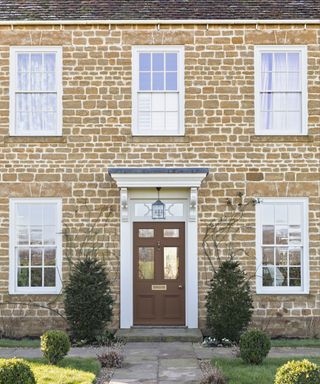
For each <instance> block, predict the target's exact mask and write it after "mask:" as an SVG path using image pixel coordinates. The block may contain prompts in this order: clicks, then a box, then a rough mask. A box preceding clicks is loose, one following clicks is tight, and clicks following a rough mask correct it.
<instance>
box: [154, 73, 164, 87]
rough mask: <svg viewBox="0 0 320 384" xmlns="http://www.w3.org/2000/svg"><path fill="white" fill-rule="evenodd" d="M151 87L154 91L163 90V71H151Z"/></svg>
mask: <svg viewBox="0 0 320 384" xmlns="http://www.w3.org/2000/svg"><path fill="white" fill-rule="evenodd" d="M152 89H153V90H154V91H163V90H164V73H163V72H153V73H152Z"/></svg>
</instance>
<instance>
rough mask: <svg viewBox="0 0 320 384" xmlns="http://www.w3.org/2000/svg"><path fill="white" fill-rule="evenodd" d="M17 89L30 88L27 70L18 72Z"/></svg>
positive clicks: (26, 89) (27, 89) (24, 89)
mask: <svg viewBox="0 0 320 384" xmlns="http://www.w3.org/2000/svg"><path fill="white" fill-rule="evenodd" d="M17 90H18V91H29V90H30V76H29V72H18V81H17Z"/></svg>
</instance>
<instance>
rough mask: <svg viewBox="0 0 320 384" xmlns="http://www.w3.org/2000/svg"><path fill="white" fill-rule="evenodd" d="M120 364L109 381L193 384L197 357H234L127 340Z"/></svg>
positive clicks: (27, 351)
mask: <svg viewBox="0 0 320 384" xmlns="http://www.w3.org/2000/svg"><path fill="white" fill-rule="evenodd" d="M102 350H103V348H72V349H71V351H70V352H69V354H68V356H72V357H96V355H97V354H99V353H101V352H102ZM124 355H125V359H124V365H123V368H121V369H117V370H115V373H114V376H113V378H112V379H111V382H110V383H111V384H125V383H130V384H139V383H144V384H170V383H171V384H178V383H184V384H192V383H199V380H200V378H201V370H200V367H199V361H200V360H207V359H212V358H214V357H226V358H227V357H233V356H234V351H233V350H232V349H230V348H205V347H203V346H201V344H198V343H188V342H184V343H183V342H172V343H168V342H167V343H162V342H145V343H128V344H127V345H126V346H125V352H124ZM319 355H320V349H319V348H280V347H276V348H272V349H271V352H270V354H269V356H270V357H283V356H289V357H293V356H297V357H301V358H302V357H305V356H319ZM41 356H42V354H41V351H40V350H39V349H37V348H0V357H2V358H10V357H23V358H35V357H41Z"/></svg>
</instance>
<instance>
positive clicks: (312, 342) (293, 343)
mask: <svg viewBox="0 0 320 384" xmlns="http://www.w3.org/2000/svg"><path fill="white" fill-rule="evenodd" d="M271 345H272V346H273V347H309V348H311V347H313V348H320V339H276V340H271Z"/></svg>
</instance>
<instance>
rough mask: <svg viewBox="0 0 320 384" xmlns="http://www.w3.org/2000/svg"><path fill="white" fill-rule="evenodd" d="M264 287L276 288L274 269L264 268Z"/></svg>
mask: <svg viewBox="0 0 320 384" xmlns="http://www.w3.org/2000/svg"><path fill="white" fill-rule="evenodd" d="M262 285H263V286H264V287H272V286H274V267H263V268H262Z"/></svg>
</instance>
